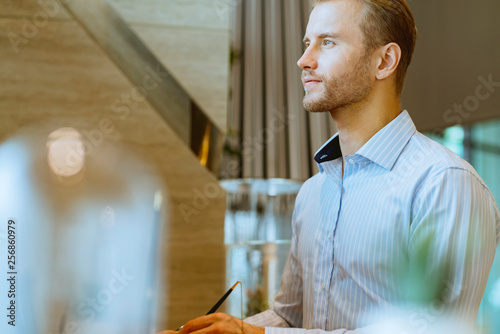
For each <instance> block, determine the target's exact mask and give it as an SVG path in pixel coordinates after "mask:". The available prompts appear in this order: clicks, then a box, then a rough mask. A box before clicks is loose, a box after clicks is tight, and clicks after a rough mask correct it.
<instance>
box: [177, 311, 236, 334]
mask: <svg viewBox="0 0 500 334" xmlns="http://www.w3.org/2000/svg"><path fill="white" fill-rule="evenodd" d="M231 318H232V317H231V316H230V315H227V314H225V313H213V314H209V315H205V316H203V317H199V318H196V319H193V320H191V321H188V322H186V324H185V325H184V327H183V328H182V329H181V331H180V332H179V334H188V333H192V332H196V331H199V330H201V329H204V328H207V327H210V326H212V325H213V324H216V323H220V322H224V321H229V320H230V319H231Z"/></svg>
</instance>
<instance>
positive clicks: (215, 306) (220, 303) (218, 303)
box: [176, 281, 240, 331]
mask: <svg viewBox="0 0 500 334" xmlns="http://www.w3.org/2000/svg"><path fill="white" fill-rule="evenodd" d="M238 283H240V282H239V281H238V282H236V283H234V285H233V286H232V287H231V288H230V289H229V290H227V292H226V293H225V294H224V296H222V298H221V299H219V301H218V302H217V303H216V304H215V305H214V306H213V307H212V308H211V309H210V311H208V312H207V314H206V315H209V314H212V313H215V311H217V309H218V308H219V306H221V305H222V303H224V301H225V300H226V298H227V297H228V296H229V295H230V294H231V292H233V290H234V288H235V287H236V286H237V285H238ZM182 327H184V325H182V326H181V327H179V328H177V329H176V331H180V330H181V329H182Z"/></svg>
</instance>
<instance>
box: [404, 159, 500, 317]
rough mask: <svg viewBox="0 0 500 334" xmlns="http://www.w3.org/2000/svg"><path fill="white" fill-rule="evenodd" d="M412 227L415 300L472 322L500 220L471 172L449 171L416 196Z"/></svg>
mask: <svg viewBox="0 0 500 334" xmlns="http://www.w3.org/2000/svg"><path fill="white" fill-rule="evenodd" d="M412 217H413V219H412V224H411V227H410V245H409V261H410V271H409V275H408V280H407V284H408V286H406V289H407V291H408V292H409V295H408V297H409V298H410V301H412V302H416V304H420V305H426V304H429V303H431V304H434V305H439V306H440V307H441V310H442V311H443V312H447V313H450V314H452V315H454V316H457V317H459V318H460V319H462V320H464V321H466V322H468V323H473V322H474V321H475V318H476V315H477V311H478V309H479V305H480V303H481V299H482V296H483V293H484V289H485V287H486V283H487V280H488V276H489V272H490V269H491V265H492V263H493V259H494V256H495V251H496V247H497V245H498V242H499V237H500V236H499V230H500V217H499V213H498V208H497V206H496V204H495V201H494V199H493V196H492V194H491V192H490V191H489V189H488V188H487V187H486V185H484V184H483V183H482V182H481V180H480V179H479V178H478V177H477V176H476V175H475V174H473V173H472V172H470V171H468V170H465V169H459V168H449V169H446V170H443V171H441V172H440V173H438V174H437V175H435V176H433V177H431V178H430V179H429V181H428V182H426V183H425V184H424V185H423V186H422V187H421V188H420V189H419V190H418V192H417V193H416V196H415V200H414V203H413V207H412Z"/></svg>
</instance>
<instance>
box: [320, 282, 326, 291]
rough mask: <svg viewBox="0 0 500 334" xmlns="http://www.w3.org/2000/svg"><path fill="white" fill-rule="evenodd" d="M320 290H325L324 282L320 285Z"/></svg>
mask: <svg viewBox="0 0 500 334" xmlns="http://www.w3.org/2000/svg"><path fill="white" fill-rule="evenodd" d="M321 290H325V282H323V283H321Z"/></svg>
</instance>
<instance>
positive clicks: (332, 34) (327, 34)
mask: <svg viewBox="0 0 500 334" xmlns="http://www.w3.org/2000/svg"><path fill="white" fill-rule="evenodd" d="M318 38H319V39H323V38H335V39H339V38H340V34H338V33H336V32H325V33H322V34H319V35H318ZM302 41H303V42H304V43H305V42H309V37H307V36H306V37H304V39H303V40H302Z"/></svg>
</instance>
